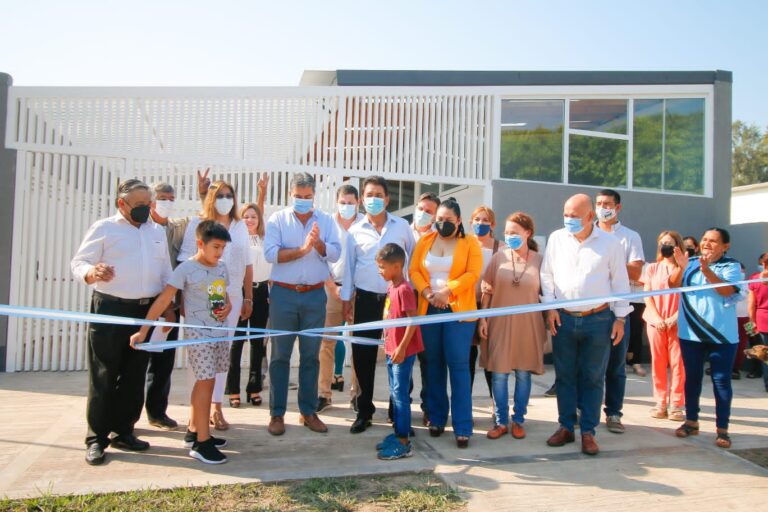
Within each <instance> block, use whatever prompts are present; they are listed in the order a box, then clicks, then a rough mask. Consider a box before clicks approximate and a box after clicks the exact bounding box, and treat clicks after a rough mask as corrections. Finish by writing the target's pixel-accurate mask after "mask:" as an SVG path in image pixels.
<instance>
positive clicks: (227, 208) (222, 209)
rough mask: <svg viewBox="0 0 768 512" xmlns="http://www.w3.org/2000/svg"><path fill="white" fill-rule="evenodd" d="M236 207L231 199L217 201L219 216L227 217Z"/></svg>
mask: <svg viewBox="0 0 768 512" xmlns="http://www.w3.org/2000/svg"><path fill="white" fill-rule="evenodd" d="M234 205H235V200H234V199H231V198H229V197H220V198H218V199H216V213H218V214H219V215H227V214H229V212H231V211H232V207H233V206H234Z"/></svg>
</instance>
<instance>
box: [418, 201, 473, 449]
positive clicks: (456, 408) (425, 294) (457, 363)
mask: <svg viewBox="0 0 768 512" xmlns="http://www.w3.org/2000/svg"><path fill="white" fill-rule="evenodd" d="M482 267H483V255H482V253H481V251H480V245H479V244H478V243H477V240H476V239H475V237H474V236H473V235H466V234H465V233H464V228H463V226H462V225H461V209H460V208H459V204H458V203H457V202H456V200H455V199H453V198H449V199H447V200H445V201H443V202H442V203H441V204H440V207H439V208H438V209H437V214H436V216H435V231H434V232H432V233H430V234H428V235H425V236H423V237H422V238H421V239H420V240H419V242H418V243H417V244H416V248H415V249H414V250H413V254H412V256H411V265H410V276H411V282H412V283H413V286H414V288H416V291H417V292H418V293H419V315H435V314H442V313H449V312H463V311H475V310H476V309H477V299H476V297H475V286H476V283H477V281H478V280H479V279H480V272H481V271H482ZM474 331H475V320H466V321H462V322H458V321H449V322H442V323H439V324H427V325H422V326H421V333H422V338H423V340H424V348H425V352H424V353H425V355H426V358H427V379H426V391H427V393H426V401H427V412H428V413H429V419H430V426H429V433H430V435H431V436H432V437H438V436H440V435H441V434H442V433H443V431H444V430H445V424H446V423H447V421H448V408H449V403H448V391H447V380H448V374H449V372H450V378H451V401H450V411H451V416H452V418H453V431H454V435H455V436H456V444H457V445H458V446H459V448H466V447H467V446H468V444H469V438H470V436H471V435H472V391H471V387H470V378H469V349H470V345H471V344H472V334H473V333H474Z"/></svg>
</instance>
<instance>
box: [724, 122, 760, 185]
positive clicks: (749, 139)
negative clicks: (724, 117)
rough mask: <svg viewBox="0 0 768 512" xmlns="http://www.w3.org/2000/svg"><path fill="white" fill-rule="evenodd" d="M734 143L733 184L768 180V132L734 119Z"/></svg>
mask: <svg viewBox="0 0 768 512" xmlns="http://www.w3.org/2000/svg"><path fill="white" fill-rule="evenodd" d="M731 140H732V144H733V186H734V187H738V186H740V185H751V184H753V183H764V182H767V181H768V132H766V133H763V132H762V130H761V129H760V127H758V126H757V125H754V124H745V123H743V122H741V121H734V123H733V125H732V129H731Z"/></svg>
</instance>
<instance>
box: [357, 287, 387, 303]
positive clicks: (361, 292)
mask: <svg viewBox="0 0 768 512" xmlns="http://www.w3.org/2000/svg"><path fill="white" fill-rule="evenodd" d="M357 294H358V295H373V296H374V297H376V298H377V299H378V300H384V299H386V298H387V294H386V293H376V292H369V291H368V290H361V289H360V288H358V289H357Z"/></svg>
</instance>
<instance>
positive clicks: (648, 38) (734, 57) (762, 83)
mask: <svg viewBox="0 0 768 512" xmlns="http://www.w3.org/2000/svg"><path fill="white" fill-rule="evenodd" d="M0 14H1V15H0V71H3V72H6V73H10V74H11V75H12V76H13V77H14V81H15V83H16V84H18V85H178V86H187V85H222V86H224V85H235V86H251V85H296V84H297V83H298V81H299V78H300V77H301V73H302V71H303V70H304V69H483V70H485V69H489V70H592V69H599V70H628V69H637V70H714V69H726V70H730V71H733V73H734V95H733V113H734V119H742V120H745V121H747V122H752V123H757V124H759V125H760V126H762V127H766V126H768V101H766V96H765V91H766V83H767V82H768V66H766V64H768V62H767V59H766V57H765V51H764V47H765V37H764V36H763V37H760V36H761V35H762V34H764V33H765V32H766V25H768V23H767V22H768V2H764V1H747V0H742V1H738V0H731V1H728V2H723V1H719V2H716V1H711V0H698V1H689V0H665V1H657V0H646V1H643V2H620V1H617V0H614V1H597V0H596V1H590V0H585V1H583V2H573V1H559V0H558V1H511V0H510V1H485V0H472V1H465V2H458V1H453V0H443V1H418V0H410V1H400V0H395V1H378V2H377V1H370V0H358V1H346V0H344V1H333V0H326V1H325V2H322V1H317V0H315V1H290V0H283V1H279V2H278V1H272V2H261V1H249V2H247V1H226V0H220V1H216V2H213V1H211V2H201V1H184V2H182V1H161V0H155V1H154V2H149V1H144V0H131V1H124V2H112V1H108V0H102V1H99V2H96V1H77V0H70V1H67V2H62V1H56V2H53V1H46V2H43V1H35V0H14V1H9V0H0Z"/></svg>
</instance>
